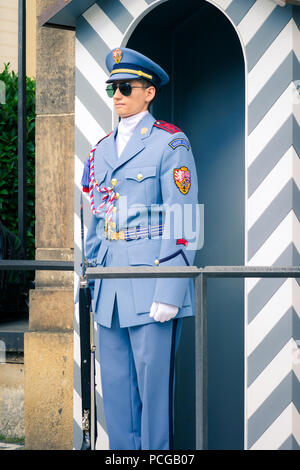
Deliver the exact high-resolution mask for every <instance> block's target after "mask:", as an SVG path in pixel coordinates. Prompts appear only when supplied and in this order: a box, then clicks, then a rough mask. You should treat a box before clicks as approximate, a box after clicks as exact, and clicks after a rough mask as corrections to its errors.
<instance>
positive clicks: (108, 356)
mask: <svg viewBox="0 0 300 470" xmlns="http://www.w3.org/2000/svg"><path fill="white" fill-rule="evenodd" d="M181 326H182V319H181V318H178V319H173V320H170V321H167V322H164V323H160V322H155V323H148V324H144V325H138V326H132V327H128V328H127V327H123V328H121V327H120V324H119V316H118V306H117V301H116V300H115V304H114V312H113V318H112V324H111V328H107V327H105V326H102V325H100V324H98V335H99V355H100V366H101V382H102V393H103V406H104V413H105V419H106V426H107V431H108V437H109V445H110V449H112V450H123V449H128V450H140V449H142V450H143V449H152V450H161V449H162V450H163V449H172V448H173V431H174V382H175V367H174V366H175V364H174V362H175V354H176V351H177V347H178V343H179V338H180V333H181Z"/></svg>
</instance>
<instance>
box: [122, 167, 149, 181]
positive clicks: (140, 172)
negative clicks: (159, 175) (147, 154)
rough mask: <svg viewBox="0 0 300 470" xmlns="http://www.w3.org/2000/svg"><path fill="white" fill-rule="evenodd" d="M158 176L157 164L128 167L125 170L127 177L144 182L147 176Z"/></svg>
mask: <svg viewBox="0 0 300 470" xmlns="http://www.w3.org/2000/svg"><path fill="white" fill-rule="evenodd" d="M153 176H156V166H146V167H137V168H128V169H127V170H126V172H125V178H126V179H131V180H134V181H136V182H137V183H142V182H143V181H145V179H147V178H151V177H153Z"/></svg>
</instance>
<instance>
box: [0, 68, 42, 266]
mask: <svg viewBox="0 0 300 470" xmlns="http://www.w3.org/2000/svg"><path fill="white" fill-rule="evenodd" d="M9 65H10V64H9V63H8V64H6V65H5V66H4V70H3V71H2V72H1V73H0V81H2V82H4V84H5V103H4V104H0V220H1V221H2V223H3V224H4V225H5V226H6V228H7V229H9V230H10V231H12V232H13V233H15V234H16V235H17V234H18V75H17V74H15V73H14V71H10V70H9ZM1 85H2V86H3V84H1ZM26 157H27V181H26V191H27V211H26V216H27V237H28V238H27V247H26V257H27V258H28V259H34V257H35V255H34V249H35V242H34V227H35V206H34V199H35V80H33V79H31V78H29V77H26Z"/></svg>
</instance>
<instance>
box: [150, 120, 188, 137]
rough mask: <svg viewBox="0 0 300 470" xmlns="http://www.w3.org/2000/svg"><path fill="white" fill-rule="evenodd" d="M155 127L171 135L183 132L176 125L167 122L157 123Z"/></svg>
mask: <svg viewBox="0 0 300 470" xmlns="http://www.w3.org/2000/svg"><path fill="white" fill-rule="evenodd" d="M153 125H154V126H155V127H158V128H159V129H162V130H163V131H166V132H169V133H170V134H176V132H182V130H181V129H179V127H177V126H174V124H170V123H169V122H166V121H155V123H154V124H153Z"/></svg>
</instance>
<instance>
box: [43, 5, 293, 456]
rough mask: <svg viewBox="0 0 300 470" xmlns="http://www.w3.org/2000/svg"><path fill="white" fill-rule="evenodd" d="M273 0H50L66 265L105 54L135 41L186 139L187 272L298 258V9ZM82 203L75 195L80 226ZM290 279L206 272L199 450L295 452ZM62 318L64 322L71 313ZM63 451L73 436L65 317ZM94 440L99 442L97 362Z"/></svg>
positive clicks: (181, 382) (181, 431)
mask: <svg viewBox="0 0 300 470" xmlns="http://www.w3.org/2000/svg"><path fill="white" fill-rule="evenodd" d="M297 4H299V2H297V1H293V2H292V1H288V0H287V1H284V0H283V1H279V0H278V1H273V0H202V1H199V0H186V1H185V2H182V1H181V0H168V1H167V0H110V1H108V0H98V1H97V2H95V1H91V0H89V1H88V0H85V1H84V0H73V1H71V0H66V1H61V0H59V1H58V2H56V3H55V4H54V5H53V7H52V10H51V11H48V12H47V11H46V12H44V14H43V15H42V24H44V25H48V26H51V25H52V26H58V27H65V28H75V29H76V97H75V100H76V106H75V126H76V129H75V228H76V230H75V241H74V248H75V265H76V275H75V277H76V279H75V285H77V279H78V273H79V265H80V260H81V253H80V228H79V225H78V223H77V221H78V220H79V195H80V191H81V187H80V179H81V175H82V169H83V162H84V161H85V159H86V158H87V156H88V154H89V151H90V149H91V147H92V146H94V145H95V143H97V142H98V141H99V139H100V138H101V137H103V136H105V135H106V134H107V133H108V132H110V131H111V130H112V128H113V127H114V125H115V124H116V122H117V120H116V116H115V115H114V112H113V110H112V102H111V101H110V100H109V99H108V98H107V96H106V93H105V80H106V77H107V70H106V68H105V56H106V54H107V53H108V51H109V50H111V49H113V48H115V47H122V46H123V47H125V46H127V47H130V48H132V49H136V50H138V51H140V52H142V53H144V54H146V55H148V56H150V57H151V58H152V59H153V60H155V61H156V62H158V63H160V64H162V65H163V67H164V68H165V69H166V71H167V72H168V73H169V74H170V76H171V82H170V84H169V85H168V86H167V87H165V89H163V90H162V91H161V93H160V96H159V99H158V100H156V101H155V103H154V104H153V108H152V109H151V112H152V114H153V115H154V116H155V117H156V119H162V120H165V121H168V122H172V123H174V124H176V125H177V126H178V127H180V128H181V129H183V130H184V131H185V133H186V134H187V135H188V137H189V139H190V141H191V144H192V147H193V152H194V155H195V158H196V164H197V170H198V180H199V202H200V203H203V204H204V208H205V210H204V212H205V240H204V246H203V248H202V249H201V250H199V252H198V255H197V258H196V264H197V266H223V265H230V266H233V265H238V266H246V267H247V266H248V267H249V266H273V267H275V266H277V267H278V266H299V265H300V262H299V261H300V256H299V251H300V225H299V218H300V195H299V188H300V163H299V156H300V133H299V122H300V97H299V83H300V65H299V60H300V34H299V23H300V8H299V6H297ZM88 214H89V207H88V201H87V200H86V201H85V223H86V225H88ZM299 315H300V291H299V278H298V279H293V278H288V279H287V278H269V279H268V278H248V279H247V278H235V279H229V278H228V279H209V281H208V285H207V316H208V324H207V332H208V336H207V342H208V356H207V363H208V404H207V413H208V448H209V449H299V446H300V417H299V412H300V401H299V394H300V385H299V380H300V357H299V349H298V346H299V342H300V320H299ZM75 318H77V317H76V316H75ZM74 335H75V336H74V340H75V342H74V344H75V365H76V367H75V368H74V370H75V375H74V397H75V410H74V447H75V448H78V446H79V445H80V439H81V410H80V379H79V368H78V357H79V353H78V348H79V346H78V345H79V340H78V324H77V322H76V321H75V333H74ZM194 347H195V344H194V320H193V319H186V321H185V322H184V329H183V334H182V340H181V344H180V348H179V352H178V356H177V363H176V397H175V408H176V409H175V448H177V449H192V448H195V430H194V429H195V378H194V366H195V362H194ZM97 374H98V380H97V384H98V385H97V387H98V388H97V408H98V435H99V438H98V444H97V445H98V448H107V447H108V440H107V435H106V429H105V420H104V416H103V411H102V410H103V408H102V406H101V384H100V379H99V365H97Z"/></svg>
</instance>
